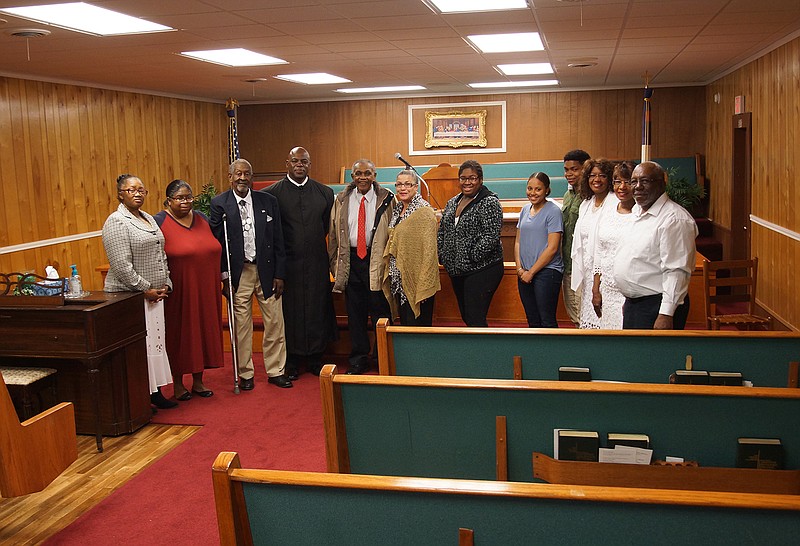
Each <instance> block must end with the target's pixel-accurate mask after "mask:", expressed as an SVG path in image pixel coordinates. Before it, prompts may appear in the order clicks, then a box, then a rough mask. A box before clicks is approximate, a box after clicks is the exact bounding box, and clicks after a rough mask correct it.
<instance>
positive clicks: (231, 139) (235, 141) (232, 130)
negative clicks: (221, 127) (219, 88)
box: [225, 99, 239, 164]
mask: <svg viewBox="0 0 800 546" xmlns="http://www.w3.org/2000/svg"><path fill="white" fill-rule="evenodd" d="M237 106H239V103H238V102H237V100H236V99H228V101H227V102H226V103H225V110H226V111H227V112H228V164H231V163H233V162H234V161H236V160H237V159H239V137H238V136H237V134H236V107H237Z"/></svg>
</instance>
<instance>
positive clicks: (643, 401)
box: [320, 365, 800, 481]
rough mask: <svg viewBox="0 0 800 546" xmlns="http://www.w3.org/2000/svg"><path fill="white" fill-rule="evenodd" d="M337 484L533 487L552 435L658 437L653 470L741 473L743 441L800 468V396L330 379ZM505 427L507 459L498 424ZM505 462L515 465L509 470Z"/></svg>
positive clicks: (683, 388)
mask: <svg viewBox="0 0 800 546" xmlns="http://www.w3.org/2000/svg"><path fill="white" fill-rule="evenodd" d="M320 381H321V390H322V397H323V417H324V420H325V431H326V455H327V458H328V470H329V471H331V472H344V473H347V472H352V473H363V474H386V475H400V476H426V477H443V478H465V479H486V480H490V479H494V478H495V477H498V476H502V474H501V473H499V472H498V468H499V467H505V468H507V472H506V475H507V479H509V480H511V481H530V480H531V479H532V474H531V467H530V461H531V454H532V452H534V451H538V452H542V453H545V454H547V455H551V456H552V455H553V430H554V429H557V428H567V429H578V430H594V431H597V432H598V433H599V434H600V438H601V445H602V444H603V443H604V442H602V439H605V437H606V434H607V433H609V432H627V433H644V434H648V435H649V436H650V439H651V442H652V445H653V449H654V454H653V456H654V458H657V459H664V458H665V457H666V456H668V455H671V456H679V457H685V458H686V459H687V460H696V461H698V462H699V463H700V465H701V466H720V467H733V466H735V459H736V446H737V439H738V438H739V437H758V438H781V439H782V441H783V444H784V447H785V449H786V467H787V468H790V469H791V468H800V435H798V434H797V430H800V390H797V389H776V388H744V387H721V386H714V387H710V386H698V385H652V384H615V383H575V382H557V381H524V380H523V381H499V380H485V379H440V378H420V377H385V376H344V375H337V374H336V370H335V367H334V366H330V365H329V366H325V368H324V369H323V373H322V374H321V376H320ZM498 416H504V417H505V421H506V427H507V429H506V431H505V432H504V434H502V436H503V439H502V442H503V444H504V445H503V446H502V447H503V449H504V450H505V451H506V452H507V454H504V455H498V454H500V453H501V451H502V450H501V449H499V446H498V435H499V432H498V428H497V424H496V423H497V417H498ZM504 457H505V460H503V458H504Z"/></svg>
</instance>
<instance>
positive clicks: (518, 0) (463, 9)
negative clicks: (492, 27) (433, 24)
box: [427, 0, 528, 13]
mask: <svg viewBox="0 0 800 546" xmlns="http://www.w3.org/2000/svg"><path fill="white" fill-rule="evenodd" d="M427 2H428V3H430V4H432V5H433V6H434V7H435V8H436V9H437V10H438V11H439V12H441V13H470V12H475V11H503V10H512V9H527V8H528V2H526V0H492V1H491V2H489V1H487V0H427Z"/></svg>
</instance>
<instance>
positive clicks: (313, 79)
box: [274, 72, 350, 85]
mask: <svg viewBox="0 0 800 546" xmlns="http://www.w3.org/2000/svg"><path fill="white" fill-rule="evenodd" d="M274 77H275V78H278V79H279V80H286V81H287V82H294V83H304V84H306V85H324V84H328V83H350V80H348V79H346V78H340V77H339V76H334V75H333V74H328V73H326V72H313V73H311V74H280V75H278V76H274Z"/></svg>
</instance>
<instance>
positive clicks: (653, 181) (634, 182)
mask: <svg viewBox="0 0 800 546" xmlns="http://www.w3.org/2000/svg"><path fill="white" fill-rule="evenodd" d="M657 183H658V180H656V179H654V178H631V187H633V186H638V185H639V184H641V185H642V186H652V185H653V184H657Z"/></svg>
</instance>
